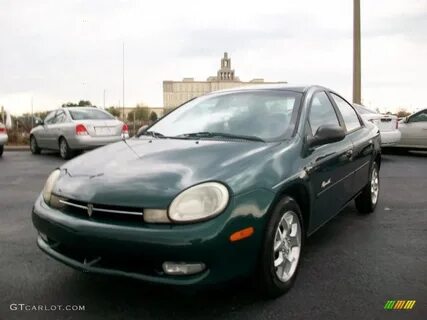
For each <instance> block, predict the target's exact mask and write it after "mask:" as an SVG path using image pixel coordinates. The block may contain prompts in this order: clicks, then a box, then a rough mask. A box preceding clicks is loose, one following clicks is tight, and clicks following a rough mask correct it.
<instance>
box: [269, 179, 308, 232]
mask: <svg viewBox="0 0 427 320" xmlns="http://www.w3.org/2000/svg"><path fill="white" fill-rule="evenodd" d="M286 196H288V197H291V198H292V199H294V200H295V201H296V203H297V204H298V206H299V207H300V209H301V214H302V219H303V226H304V234H305V236H307V235H308V234H309V226H310V218H311V197H310V191H309V188H308V186H307V184H306V183H304V182H303V181H297V182H294V183H292V184H289V185H286V186H284V187H282V188H281V189H280V190H279V191H278V192H277V194H276V197H275V200H274V202H273V205H272V208H274V207H275V206H276V204H277V203H278V202H279V201H280V200H281V199H283V197H286Z"/></svg>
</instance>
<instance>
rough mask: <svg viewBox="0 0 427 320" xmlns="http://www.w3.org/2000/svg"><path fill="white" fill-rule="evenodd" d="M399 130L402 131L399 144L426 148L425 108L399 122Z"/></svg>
mask: <svg viewBox="0 0 427 320" xmlns="http://www.w3.org/2000/svg"><path fill="white" fill-rule="evenodd" d="M399 130H400V132H401V133H402V138H401V140H400V143H399V145H404V146H409V147H418V148H427V110H423V111H420V112H418V113H415V114H413V115H412V116H410V117H409V118H408V121H407V122H404V123H401V124H400V127H399Z"/></svg>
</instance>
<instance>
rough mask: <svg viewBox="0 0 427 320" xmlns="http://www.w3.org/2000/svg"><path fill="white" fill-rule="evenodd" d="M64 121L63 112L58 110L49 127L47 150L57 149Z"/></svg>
mask: <svg viewBox="0 0 427 320" xmlns="http://www.w3.org/2000/svg"><path fill="white" fill-rule="evenodd" d="M65 120H66V115H65V111H64V110H61V109H59V110H58V111H57V112H56V114H55V118H54V119H53V120H52V123H51V124H50V125H49V130H48V137H49V148H50V149H55V150H56V149H59V137H60V136H61V135H63V128H62V127H63V125H64V122H65Z"/></svg>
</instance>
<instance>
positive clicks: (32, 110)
mask: <svg viewBox="0 0 427 320" xmlns="http://www.w3.org/2000/svg"><path fill="white" fill-rule="evenodd" d="M32 128H34V108H33V97H31V129H32Z"/></svg>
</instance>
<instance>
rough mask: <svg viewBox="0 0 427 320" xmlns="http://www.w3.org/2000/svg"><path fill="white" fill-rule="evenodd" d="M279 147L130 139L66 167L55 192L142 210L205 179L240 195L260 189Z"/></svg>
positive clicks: (163, 203)
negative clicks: (259, 177)
mask: <svg viewBox="0 0 427 320" xmlns="http://www.w3.org/2000/svg"><path fill="white" fill-rule="evenodd" d="M276 145H278V143H263V142H252V141H213V140H182V139H145V138H143V139H129V140H127V141H126V142H124V141H121V142H118V143H115V144H111V145H108V146H105V147H102V148H99V149H96V150H94V151H91V152H88V153H85V154H84V155H82V156H79V157H77V158H75V159H73V160H71V161H69V162H67V163H65V164H64V165H63V166H62V167H61V169H62V175H61V178H60V179H59V180H58V182H57V184H56V186H55V189H54V192H55V193H57V194H58V195H62V196H64V197H68V198H72V199H75V200H80V201H85V202H90V203H102V204H112V205H121V206H122V205H123V206H142V207H167V206H168V204H169V203H170V201H171V200H172V199H173V198H174V197H175V196H176V195H177V194H178V193H180V192H181V191H182V190H184V189H186V188H188V187H190V186H193V185H195V184H198V183H201V182H204V181H221V182H223V183H225V184H227V185H228V187H229V188H230V189H231V192H232V193H234V194H237V193H240V192H244V191H245V189H248V188H254V187H255V186H254V181H257V179H256V175H257V172H259V171H263V170H262V169H261V170H260V166H264V165H265V161H266V159H267V158H270V157H266V153H268V152H270V151H269V150H271V149H272V148H274V147H275V146H276ZM255 167H257V168H258V169H255Z"/></svg>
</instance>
